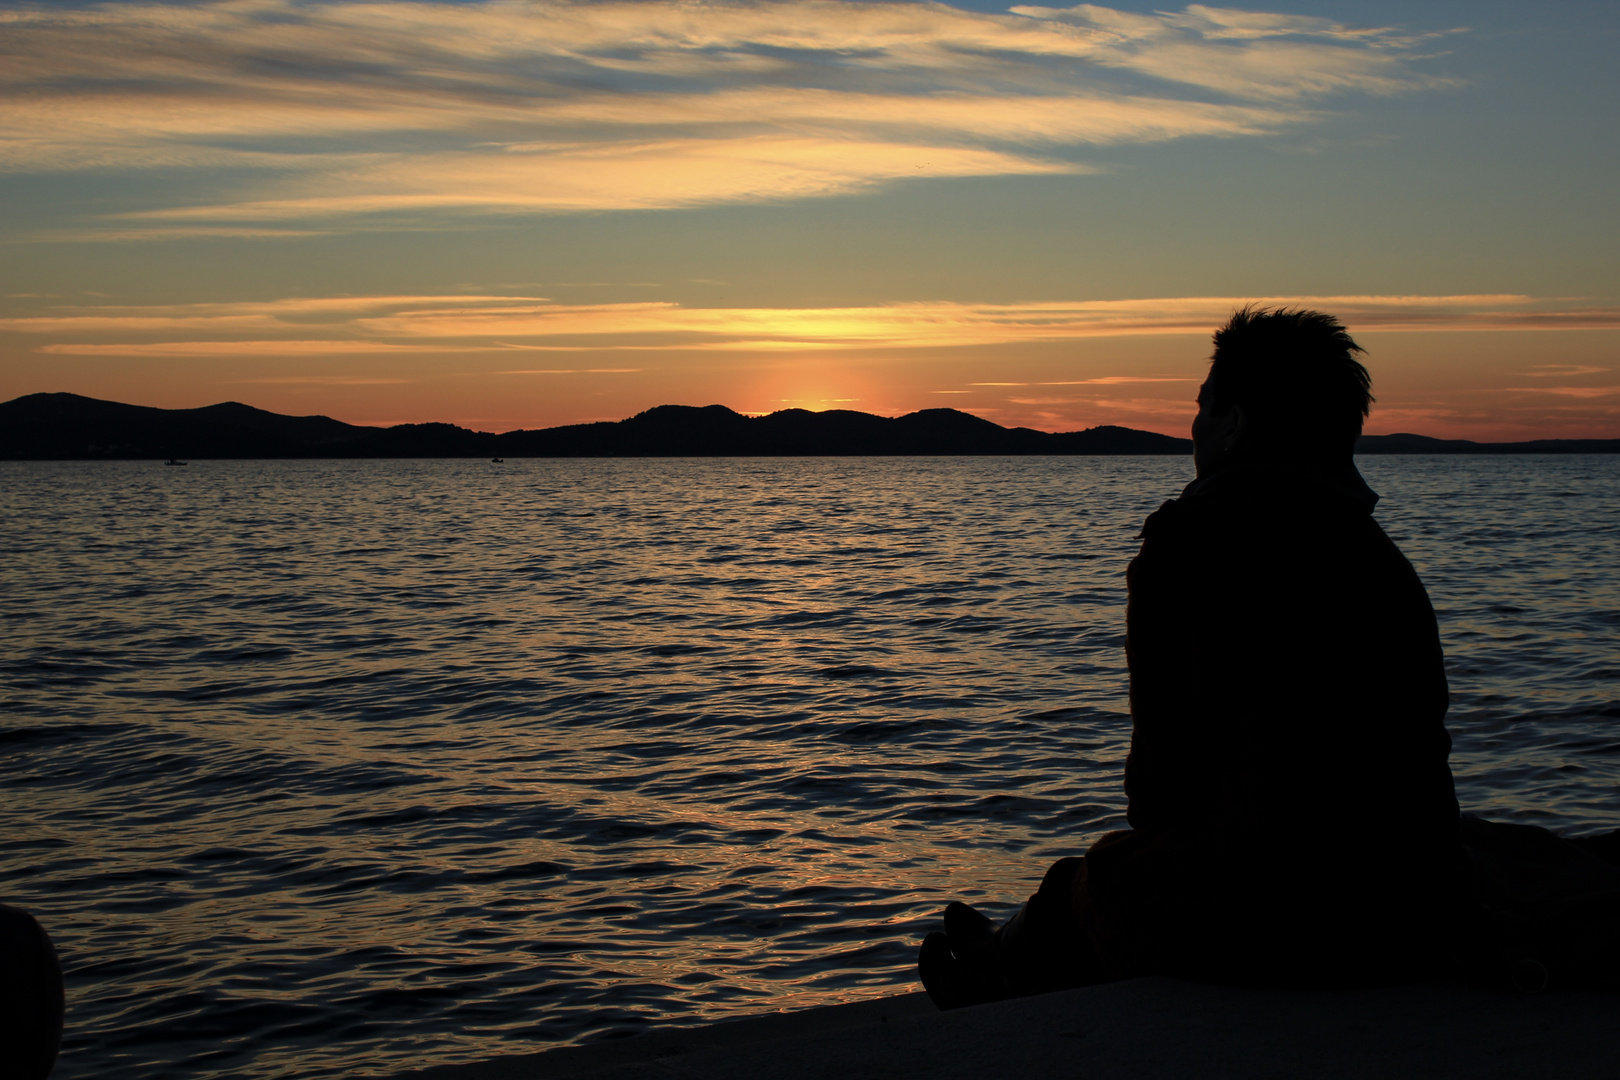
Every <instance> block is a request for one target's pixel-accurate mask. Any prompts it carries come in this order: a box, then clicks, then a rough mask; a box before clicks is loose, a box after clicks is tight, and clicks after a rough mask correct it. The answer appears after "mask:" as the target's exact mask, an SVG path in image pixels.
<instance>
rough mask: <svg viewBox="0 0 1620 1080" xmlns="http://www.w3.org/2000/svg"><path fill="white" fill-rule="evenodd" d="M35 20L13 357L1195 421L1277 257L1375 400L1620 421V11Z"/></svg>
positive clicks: (154, 393)
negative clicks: (1239, 318) (1349, 337)
mask: <svg viewBox="0 0 1620 1080" xmlns="http://www.w3.org/2000/svg"><path fill="white" fill-rule="evenodd" d="M1605 10H1606V9H1605ZM0 17H3V18H5V19H6V24H5V25H6V27H7V29H6V36H7V49H8V50H9V51H8V54H7V55H8V57H9V60H8V63H7V64H6V65H3V66H0V165H3V166H4V168H3V169H0V197H3V198H4V199H5V200H6V205H7V207H8V209H9V211H10V212H9V213H8V214H7V215H6V216H5V218H4V219H3V220H0V245H4V247H5V250H6V254H7V257H6V258H5V259H4V260H0V398H9V397H13V396H17V395H20V394H25V393H31V392H36V391H58V390H66V391H72V392H77V393H82V394H88V395H91V396H94V397H101V398H110V399H115V400H122V401H129V402H135V403H140V404H148V405H159V406H169V407H176V406H196V405H205V404H211V403H214V402H217V401H222V400H240V401H245V402H248V403H250V404H253V405H257V406H260V407H263V408H268V409H272V410H275V411H278V412H288V413H298V414H308V413H325V414H327V415H331V416H335V417H338V418H340V419H343V420H348V421H351V422H357V423H373V424H383V423H395V422H403V421H423V420H445V421H450V422H453V423H458V424H462V425H465V426H469V427H476V428H482V429H486V430H509V429H512V428H516V427H541V426H550V425H555V424H564V423H571V422H577V421H582V420H595V419H620V418H623V417H625V416H628V415H631V414H634V413H636V412H639V411H641V410H643V409H646V408H649V407H651V406H654V405H659V404H666V403H682V404H710V403H720V404H725V405H729V406H731V407H732V408H735V409H738V410H739V411H745V412H767V411H771V410H774V409H778V408H785V407H790V406H796V407H805V408H813V409H818V408H854V409H860V410H864V411H869V412H876V413H883V414H890V415H893V414H899V413H904V412H909V411H913V410H916V409H922V408H929V407H937V406H942V405H948V406H952V407H955V408H960V409H964V410H966V411H970V412H974V413H977V414H979V415H981V416H985V417H987V418H990V419H993V420H996V421H997V422H999V423H1003V424H1009V425H1012V424H1022V425H1028V426H1032V427H1037V428H1042V429H1046V430H1074V429H1078V428H1083V427H1087V426H1091V425H1096V424H1103V423H1114V424H1124V425H1128V426H1132V427H1139V428H1146V429H1150V430H1157V431H1166V432H1172V433H1178V434H1179V433H1182V432H1183V431H1184V429H1185V427H1186V424H1187V421H1188V419H1189V417H1190V413H1191V405H1190V402H1191V400H1192V397H1193V394H1194V392H1195V391H1196V387H1197V383H1198V381H1199V380H1200V379H1201V377H1202V373H1203V369H1204V367H1205V358H1206V357H1207V355H1208V351H1209V334H1210V332H1211V330H1212V329H1213V328H1214V327H1215V326H1216V325H1218V324H1219V323H1220V322H1221V321H1222V320H1224V319H1225V318H1226V316H1227V315H1228V314H1229V313H1230V312H1231V311H1232V309H1233V308H1235V307H1237V306H1239V305H1241V304H1244V303H1248V302H1261V303H1271V304H1285V303H1286V304H1296V305H1303V306H1308V307H1314V308H1317V309H1320V310H1324V311H1328V312H1331V313H1333V314H1336V315H1338V316H1339V317H1340V318H1341V319H1342V320H1343V321H1344V322H1345V324H1346V325H1347V326H1348V327H1349V328H1350V330H1351V332H1352V333H1353V334H1354V335H1355V336H1356V337H1357V339H1358V340H1360V341H1361V343H1362V344H1363V345H1365V346H1366V347H1367V348H1368V349H1369V350H1370V355H1369V356H1368V358H1367V362H1368V366H1369V367H1370V368H1371V370H1372V372H1373V375H1374V378H1375V382H1376V385H1375V393H1376V394H1377V396H1378V406H1377V408H1376V410H1375V412H1374V414H1373V416H1372V418H1371V422H1370V427H1369V430H1371V431H1374V432H1388V431H1398V430H1404V431H1418V432H1421V433H1424V434H1431V435H1437V436H1453V437H1467V438H1475V439H1520V438H1535V437H1620V336H1617V335H1620V273H1617V271H1620V227H1617V226H1620V220H1617V217H1620V215H1617V210H1616V203H1615V200H1614V197H1613V193H1614V191H1615V185H1614V182H1613V181H1614V176H1615V173H1616V171H1617V169H1616V164H1617V162H1616V155H1617V151H1616V147H1617V146H1620V138H1617V137H1616V135H1617V134H1620V133H1616V132H1615V131H1614V128H1615V126H1616V119H1615V117H1616V116H1617V115H1620V108H1616V106H1617V105H1620V101H1617V100H1616V99H1617V97H1620V95H1617V93H1616V85H1617V83H1616V76H1615V65H1613V64H1612V62H1611V59H1612V58H1610V57H1609V56H1608V55H1607V51H1606V50H1605V49H1604V48H1603V47H1602V42H1603V41H1604V40H1608V38H1606V37H1605V35H1606V34H1609V35H1610V36H1612V34H1611V31H1615V30H1620V25H1617V23H1620V20H1617V19H1616V17H1615V16H1614V15H1613V14H1612V13H1607V14H1606V13H1605V12H1604V11H1603V10H1599V9H1596V8H1594V9H1592V10H1590V11H1588V10H1584V9H1583V10H1580V11H1576V10H1575V9H1573V8H1571V9H1558V10H1556V11H1547V10H1538V11H1536V12H1534V13H1521V12H1517V11H1513V10H1508V9H1502V10H1496V9H1490V10H1486V9H1482V8H1480V7H1478V6H1477V5H1468V4H1461V3H1450V2H1445V3H1440V2H1437V3H1435V4H1432V5H1427V6H1424V7H1421V8H1417V9H1411V8H1409V7H1408V6H1406V5H1397V4H1393V3H1391V4H1383V3H1349V2H1348V0H1346V2H1344V3H1335V2H1332V0H1309V2H1307V0H1298V2H1295V3H1285V4H1278V5H1272V6H1271V7H1269V8H1267V9H1266V10H1253V11H1247V10H1246V11H1238V10H1232V9H1223V8H1216V7H1210V6H1201V5H1191V6H1188V7H1186V8H1184V9H1179V10H1168V9H1161V8H1156V7H1153V6H1151V5H1147V4H1124V5H1121V6H1119V7H1117V8H1110V7H1101V6H1080V7H1075V8H1048V7H1040V6H1018V7H1006V6H1002V5H997V4H994V3H988V2H984V0H966V2H963V3H960V4H957V5H954V6H947V5H943V4H918V3H904V2H894V3H890V2H883V0H871V2H862V3H854V2H844V0H765V2H761V3H731V2H726V0H712V2H709V3H705V4H701V5H690V4H676V3H664V2H661V0H647V2H642V3H620V2H601V3H591V4H582V3H569V2H566V0H535V2H534V3H530V4H524V5H512V4H503V3H494V2H488V3H485V2H475V3H454V4H452V3H436V2H429V0H420V2H416V0H411V2H384V3H368V4H360V3H350V2H345V0H310V2H306V3H294V2H292V0H258V2H256V3H254V4H251V5H242V4H235V3H228V2H225V0H207V2H203V3H190V4H173V5H166V4H151V3H146V4H135V3H120V2H112V3H107V4H102V5H97V6H95V7H93V8H83V9H79V8H65V7H64V8H38V7H30V6H27V5H22V4H15V3H9V2H8V0H0ZM293 61H296V62H293ZM1503 147H1512V148H1513V152H1512V153H1506V152H1504V151H1503Z"/></svg>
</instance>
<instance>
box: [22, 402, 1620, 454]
mask: <svg viewBox="0 0 1620 1080" xmlns="http://www.w3.org/2000/svg"><path fill="white" fill-rule="evenodd" d="M1356 451H1357V453H1362V454H1459V453H1461V454H1468V453H1475V454H1477V453H1620V439H1539V440H1536V441H1534V442H1524V443H1474V442H1468V441H1467V440H1463V439H1431V438H1428V437H1427V436H1423V435H1367V436H1363V437H1362V439H1361V441H1360V443H1358V444H1357V447H1356ZM1191 453H1192V441H1191V440H1190V439H1178V438H1174V437H1172V436H1169V435H1160V434H1158V433H1156V432H1151V431H1137V430H1135V429H1133V428H1125V427H1114V426H1104V427H1094V428H1087V429H1086V430H1084V431H1069V432H1061V433H1052V432H1045V431H1035V430H1034V429H1032V428H1022V427H1020V428H1004V427H1002V426H1001V425H999V424H995V423H992V422H990V421H989V420H985V419H982V418H980V417H977V416H973V415H971V414H969V413H965V412H960V411H958V410H956V409H924V410H922V411H920V412H914V413H908V414H907V415H905V416H898V417H886V416H874V415H872V414H871V413H862V412H854V411H851V410H848V409H834V410H830V411H828V412H819V413H817V412H809V411H807V410H805V409H784V410H782V411H781V412H774V413H771V414H769V415H768V416H744V415H743V414H741V413H738V412H734V411H733V410H731V409H728V408H726V407H725V406H723V405H708V406H703V407H697V406H691V405H660V406H658V407H656V408H652V409H648V410H646V411H645V412H641V413H637V414H636V415H635V416H632V417H630V418H629V419H627V420H618V421H602V422H600V423H594V424H570V425H567V426H564V427H554V428H542V429H538V430H518V431H508V432H503V433H501V434H495V433H493V432H488V431H470V430H468V429H467V428H462V427H457V426H455V425H454V424H437V423H430V424H398V425H396V426H394V427H386V428H381V427H365V426H361V425H357V424H346V423H344V422H342V421H341V420H333V419H331V418H330V417H326V416H283V415H281V414H280V413H273V412H267V411H266V410H264V409H255V408H253V407H252V406H250V405H243V404H241V403H239V402H234V401H227V402H223V403H221V404H218V405H209V406H206V407H204V408H200V409H157V408H152V407H150V406H145V405H125V404H122V403H120V402H116V401H102V400H99V399H97V398H89V397H83V396H81V395H79V394H28V395H26V396H24V397H20V398H15V399H13V400H11V401H7V402H4V403H0V458H4V459H10V460H47V459H69V460H85V459H119V458H124V459H142V458H170V457H175V458H379V457H385V458H399V457H514V458H516V457H722V456H739V457H740V456H798V455H805V456H813V455H906V454H930V455H952V454H986V455H1000V454H1016V455H1027V454H1191Z"/></svg>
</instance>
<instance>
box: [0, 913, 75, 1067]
mask: <svg viewBox="0 0 1620 1080" xmlns="http://www.w3.org/2000/svg"><path fill="white" fill-rule="evenodd" d="M62 1012H63V998H62V968H61V965H59V964H58V963H57V960H56V950H55V949H54V948H52V947H51V939H50V938H49V937H48V936H47V935H46V933H45V930H44V928H43V927H41V926H40V925H39V923H38V922H37V921H36V920H35V919H34V917H33V916H32V915H30V914H28V912H26V911H23V910H21V909H20V908H14V907H9V906H7V905H5V904H0V1076H3V1077H6V1078H8V1080H13V1078H14V1080H44V1078H45V1077H46V1076H47V1075H49V1074H50V1071H51V1066H53V1065H55V1064H56V1050H57V1047H58V1045H59V1044H60V1043H61V1041H62Z"/></svg>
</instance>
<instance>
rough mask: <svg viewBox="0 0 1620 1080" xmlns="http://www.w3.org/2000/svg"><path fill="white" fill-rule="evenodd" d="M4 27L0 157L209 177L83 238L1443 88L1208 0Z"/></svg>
mask: <svg viewBox="0 0 1620 1080" xmlns="http://www.w3.org/2000/svg"><path fill="white" fill-rule="evenodd" d="M0 27H3V29H4V33H3V34H0V169H4V170H5V171H7V172H11V173H29V174H60V173H73V172H79V173H95V172H109V171H115V170H116V171H128V170H141V171H147V172H155V173H164V174H207V175H215V176H218V177H220V179H219V180H218V181H217V182H216V183H215V184H213V185H212V186H210V187H209V189H208V194H207V195H202V194H192V195H190V196H184V195H181V194H179V193H178V192H177V193H176V194H175V195H174V196H173V197H170V198H166V199H162V200H160V202H161V205H156V206H153V205H145V206H134V205H131V206H127V207H125V208H123V209H120V210H115V211H113V212H111V213H109V214H105V215H103V216H102V219H101V220H99V221H98V222H96V223H95V227H94V228H85V227H83V226H80V227H78V229H79V232H80V233H81V234H82V235H83V237H84V238H90V239H108V238H140V237H145V236H177V235H178V236H184V235H207V236H220V235H239V236H274V235H278V234H281V233H282V232H283V230H285V231H286V232H289V233H292V234H296V235H305V234H307V233H308V231H309V229H310V228H314V229H317V230H331V229H337V230H341V229H345V228H354V227H361V226H360V224H359V219H364V218H377V217H378V216H379V215H381V216H382V217H383V218H386V219H387V220H388V221H389V223H390V224H391V225H392V226H393V227H399V226H400V225H402V224H404V223H406V222H408V221H409V220H410V219H419V218H420V217H421V216H422V215H424V214H442V213H445V212H457V213H467V212H479V213H482V212H500V213H534V212H542V213H563V212H580V211H598V210H613V209H649V208H672V207H685V206H696V205H704V204H712V203H723V202H758V201H767V200H782V199H797V198H806V197H820V196H828V195H839V194H847V193H851V192H857V191H860V190H863V189H867V188H870V187H872V186H874V185H880V184H885V183H891V182H894V181H897V180H901V179H906V178H913V177H966V176H1010V175H1043V174H1065V173H1069V174H1072V173H1084V172H1087V171H1091V170H1093V169H1094V168H1095V167H1096V166H1095V165H1094V164H1092V163H1088V162H1085V161H1082V160H1079V159H1078V158H1077V157H1076V154H1077V153H1078V152H1079V151H1081V150H1083V149H1084V148H1087V147H1099V146H1109V145H1119V144H1131V143H1151V142H1162V141H1166V140H1173V139H1183V138H1189V137H1205V138H1231V137H1240V136H1258V135H1264V134H1267V133H1271V132H1277V131H1281V130H1284V129H1288V128H1294V127H1297V126H1299V125H1302V124H1307V123H1309V122H1311V121H1312V120H1313V119H1314V118H1315V117H1316V116H1317V115H1318V114H1317V112H1316V110H1317V109H1318V108H1319V107H1320V105H1319V104H1318V103H1320V102H1321V101H1323V100H1324V99H1325V98H1326V97H1328V96H1330V95H1333V94H1341V93H1347V92H1359V93H1369V94H1379V95H1388V94H1395V93H1405V92H1410V91H1414V90H1419V89H1423V88H1426V87H1432V86H1437V85H1441V84H1442V83H1443V81H1444V80H1440V79H1438V78H1435V77H1431V76H1426V75H1424V74H1423V73H1422V72H1421V71H1420V70H1418V66H1419V63H1420V61H1421V59H1422V57H1421V55H1420V53H1419V51H1418V47H1419V46H1420V45H1421V44H1423V40H1424V39H1422V38H1420V37H1413V36H1409V35H1402V34H1400V33H1397V32H1395V31H1392V30H1383V29H1352V28H1348V27H1345V26H1343V25H1340V24H1338V23H1336V22H1333V21H1331V20H1327V19H1318V18H1307V17H1301V16H1295V15H1269V14H1263V13H1256V12H1240V11H1233V10H1227V9H1221V8H1214V7H1206V6H1202V5H1192V6H1189V7H1188V8H1186V9H1185V10H1184V11H1181V12H1161V13H1156V14H1152V15H1140V14H1130V13H1126V12H1120V11H1115V10H1112V9H1109V8H1105V7H1099V6H1094V5H1080V6H1077V7H1073V8H1061V9H1060V8H1047V7H1037V6H1022V7H1016V8H1012V9H1011V10H1010V11H1008V12H1007V13H1006V14H987V13H982V12H973V11H964V10H961V9H957V8H951V7H947V6H945V5H942V4H930V3H899V2H887V3H850V2H843V0H773V2H764V3H732V2H711V3H703V4H650V3H570V2H564V0H534V2H529V3H516V2H511V0H487V2H483V3H473V4H443V3H426V2H416V3H364V2H350V3H344V2H331V0H324V2H311V3H299V2H296V0H216V2H212V3H202V4H187V5H164V4H149V3H148V4H141V3H110V4H103V5H100V6H96V7H91V8H85V9H37V8H30V9H24V10H13V11H5V12H0ZM295 225H302V226H305V228H303V229H295V228H294V226H295ZM72 232H73V230H68V233H62V232H60V231H59V232H57V233H54V234H52V235H51V237H50V238H53V239H64V238H67V235H68V234H70V233H72Z"/></svg>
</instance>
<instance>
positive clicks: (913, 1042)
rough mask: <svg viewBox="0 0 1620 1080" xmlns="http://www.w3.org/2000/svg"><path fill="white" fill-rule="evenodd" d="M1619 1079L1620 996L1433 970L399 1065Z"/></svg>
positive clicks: (872, 1073)
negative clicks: (1451, 976) (1443, 976)
mask: <svg viewBox="0 0 1620 1080" xmlns="http://www.w3.org/2000/svg"><path fill="white" fill-rule="evenodd" d="M407 1077H409V1078H410V1080H560V1078H576V1077H577V1078H582V1080H583V1078H590V1080H653V1078H657V1080H698V1078H702V1080H733V1078H737V1080H740V1078H744V1077H746V1078H756V1077H769V1078H771V1080H812V1078H814V1080H835V1078H837V1080H878V1078H882V1080H911V1078H916V1080H957V1078H960V1080H968V1078H972V1080H981V1078H997V1077H1011V1078H1021V1077H1031V1078H1039V1080H1047V1078H1051V1077H1085V1078H1096V1080H1168V1078H1177V1080H1180V1078H1201V1077H1244V1078H1251V1077H1252V1078H1257V1080H1260V1078H1272V1077H1275V1078H1277V1080H1297V1078H1304V1077H1308V1078H1311V1080H1317V1078H1327V1080H1414V1078H1434V1080H1451V1078H1456V1080H1520V1078H1523V1080H1531V1078H1535V1080H1540V1078H1544V1077H1557V1078H1558V1080H1613V1078H1615V1077H1620V994H1595V993H1575V992H1569V993H1557V992H1555V993H1549V994H1545V995H1541V996H1538V997H1520V996H1516V995H1512V994H1508V993H1497V992H1494V991H1490V990H1485V989H1480V988H1475V987H1468V986H1457V985H1451V984H1445V983H1424V984H1419V985H1416V986H1404V987H1395V988H1389V989H1381V990H1357V991H1309V992H1306V991H1282V990H1232V989H1228V988H1224V987H1217V986H1205V985H1201V984H1198V983H1188V982H1179V981H1177V980H1174V979H1161V978H1154V979H1132V980H1129V981H1127V982H1120V983H1112V984H1109V985H1106V986H1092V987H1087V988H1085V989H1081V990H1068V991H1064V992H1063V993H1058V994H1046V995H1043V996H1041V997H1034V998H1022V999H1020V1000H1017V1001H1003V1002H997V1003H995V1004H993V1005H981V1006H978V1007H976V1008H971V1009H960V1010H957V1011H955V1012H950V1013H941V1012H937V1011H935V1009H934V1007H933V1006H932V1005H931V1004H929V1002H928V999H927V998H926V997H924V996H923V995H922V994H904V995H900V996H897V997H891V998H885V999H882V1000H879V1001H871V1002H863V1003H860V1004H855V1005H835V1006H830V1007H828V1008H823V1009H811V1010H808V1011H805V1012H800V1013H786V1014H772V1015H768V1016H757V1017H749V1018H746V1019H743V1020H734V1021H731V1022H728V1023H723V1024H715V1025H712V1026H709V1027H704V1028H693V1029H687V1030H677V1031H667V1032H652V1033H649V1034H646V1035H640V1036H636V1037H633V1038H629V1039H620V1040H615V1041H610V1042H605V1043H594V1044H591V1045H588V1046H576V1047H562V1048H558V1049H555V1050H550V1051H546V1052H543V1053H538V1054H528V1055H521V1056H513V1057H507V1058H498V1059H495V1060H492V1061H484V1062H478V1063H476V1064H471V1065H441V1066H437V1067H434V1068H430V1069H423V1070H418V1071H416V1072H411V1073H407V1074H402V1075H401V1076H400V1077H399V1078H398V1080H406V1078H407Z"/></svg>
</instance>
